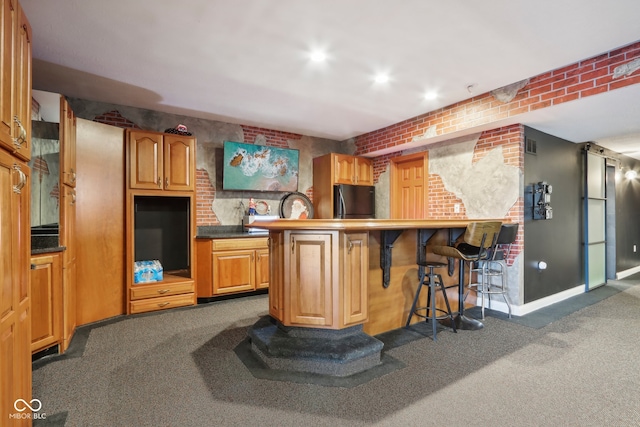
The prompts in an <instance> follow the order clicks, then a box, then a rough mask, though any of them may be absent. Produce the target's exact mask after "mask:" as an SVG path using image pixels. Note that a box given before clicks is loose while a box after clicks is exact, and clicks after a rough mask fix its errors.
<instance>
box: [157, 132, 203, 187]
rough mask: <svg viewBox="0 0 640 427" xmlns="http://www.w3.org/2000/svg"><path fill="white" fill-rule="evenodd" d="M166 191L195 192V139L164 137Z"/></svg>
mask: <svg viewBox="0 0 640 427" xmlns="http://www.w3.org/2000/svg"><path fill="white" fill-rule="evenodd" d="M163 155H164V181H165V182H164V189H165V190H178V191H191V190H194V183H193V180H194V178H193V177H194V167H195V139H194V138H190V137H185V136H181V135H164V153H163Z"/></svg>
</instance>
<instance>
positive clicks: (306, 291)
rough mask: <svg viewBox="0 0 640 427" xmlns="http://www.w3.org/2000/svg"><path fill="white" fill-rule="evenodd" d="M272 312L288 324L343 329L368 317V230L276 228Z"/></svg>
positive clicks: (270, 294)
mask: <svg viewBox="0 0 640 427" xmlns="http://www.w3.org/2000/svg"><path fill="white" fill-rule="evenodd" d="M271 238H272V242H271V245H272V246H271V256H272V260H271V279H270V288H269V314H270V315H271V316H272V317H275V318H276V319H278V320H280V321H281V322H282V323H283V324H284V325H286V326H307V327H317V328H327V329H342V328H345V327H348V326H352V325H356V324H361V323H364V322H365V321H366V320H367V319H368V310H367V280H368V279H367V278H368V269H369V267H368V266H369V264H368V257H369V255H368V254H369V246H368V245H369V243H368V233H354V232H349V233H347V232H343V231H322V232H320V231H300V230H297V231H288V230H287V231H284V232H282V233H274V232H272V233H271Z"/></svg>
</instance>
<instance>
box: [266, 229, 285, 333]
mask: <svg viewBox="0 0 640 427" xmlns="http://www.w3.org/2000/svg"><path fill="white" fill-rule="evenodd" d="M269 251H270V255H269V263H270V264H271V265H270V266H269V315H271V316H272V317H273V318H275V319H277V320H279V321H280V322H284V270H283V268H284V251H285V248H284V232H282V231H271V232H270V233H269Z"/></svg>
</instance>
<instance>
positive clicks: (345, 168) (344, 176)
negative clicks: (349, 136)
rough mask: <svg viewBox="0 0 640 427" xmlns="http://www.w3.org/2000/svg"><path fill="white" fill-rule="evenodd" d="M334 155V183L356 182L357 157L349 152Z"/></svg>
mask: <svg viewBox="0 0 640 427" xmlns="http://www.w3.org/2000/svg"><path fill="white" fill-rule="evenodd" d="M333 156H334V157H333V183H334V184H355V161H356V159H355V157H353V156H349V155H347V154H334V155H333Z"/></svg>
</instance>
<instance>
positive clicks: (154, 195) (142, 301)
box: [125, 130, 196, 314]
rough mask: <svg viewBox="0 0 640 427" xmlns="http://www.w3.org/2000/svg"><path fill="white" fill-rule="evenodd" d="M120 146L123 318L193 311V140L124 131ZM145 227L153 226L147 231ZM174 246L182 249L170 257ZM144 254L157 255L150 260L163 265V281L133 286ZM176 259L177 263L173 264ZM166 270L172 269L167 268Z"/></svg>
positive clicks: (138, 131)
mask: <svg viewBox="0 0 640 427" xmlns="http://www.w3.org/2000/svg"><path fill="white" fill-rule="evenodd" d="M126 144H127V147H126V156H127V159H126V165H127V178H126V182H127V183H128V189H127V191H126V202H125V212H126V216H125V228H126V235H125V248H126V249H125V252H126V255H125V269H126V306H127V313H129V314H135V313H142V312H147V311H155V310H163V309H169V308H174V307H181V306H186V305H193V304H195V303H196V291H195V274H196V258H195V235H196V225H195V144H196V140H195V138H194V137H192V136H183V135H175V134H163V133H159V132H151V131H140V130H127V133H126ZM176 221H177V222H176ZM185 222H186V224H185ZM147 223H149V224H151V223H153V225H149V227H147ZM176 230H180V231H176ZM176 233H183V235H182V236H176ZM171 239H173V240H171ZM151 241H153V242H154V243H153V244H151V243H150V242H151ZM176 242H177V244H178V245H184V248H183V250H181V251H178V252H176V251H175V247H174V248H170V247H169V246H171V245H173V244H174V243H176ZM154 246H155V247H154ZM171 249H173V250H171ZM149 254H153V256H156V254H157V258H153V259H158V260H159V261H160V262H161V263H162V264H163V268H164V271H163V280H162V281H156V282H148V283H136V282H135V278H134V274H135V262H136V261H151V260H153V259H152V258H150V257H149V256H150V255H149ZM162 257H165V258H164V259H161V258H162ZM176 258H180V259H181V260H182V261H180V262H178V263H176V262H175V261H176ZM170 264H171V265H177V266H176V267H170V268H167V266H168V265H170Z"/></svg>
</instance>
